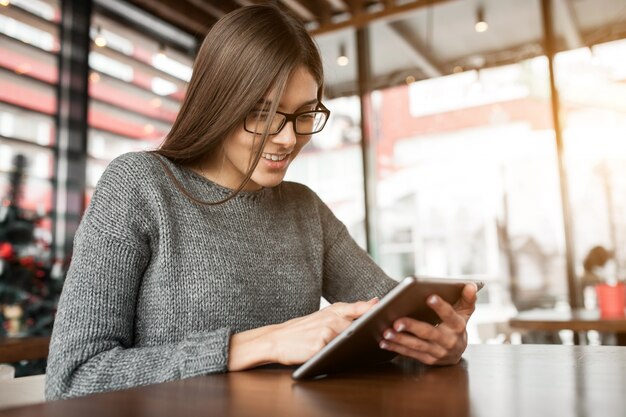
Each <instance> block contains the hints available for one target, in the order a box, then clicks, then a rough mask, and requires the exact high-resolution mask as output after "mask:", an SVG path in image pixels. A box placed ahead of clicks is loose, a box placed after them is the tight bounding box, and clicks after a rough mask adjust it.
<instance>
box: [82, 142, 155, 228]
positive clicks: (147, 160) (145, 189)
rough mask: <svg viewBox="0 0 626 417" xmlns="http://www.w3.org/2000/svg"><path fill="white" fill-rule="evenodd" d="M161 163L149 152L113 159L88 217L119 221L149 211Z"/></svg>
mask: <svg viewBox="0 0 626 417" xmlns="http://www.w3.org/2000/svg"><path fill="white" fill-rule="evenodd" d="M157 164H158V162H157V161H156V159H155V156H153V155H150V154H149V153H147V152H129V153H125V154H123V155H120V156H118V157H117V158H115V159H114V160H112V161H111V162H110V163H109V165H108V166H107V168H106V169H105V170H104V172H103V173H102V175H101V176H100V179H99V180H98V184H97V185H96V189H95V190H94V194H93V197H92V199H91V201H90V204H89V207H88V209H87V212H86V215H87V217H89V218H93V219H94V220H96V219H101V220H103V221H105V219H106V221H107V222H108V221H111V222H115V221H118V220H120V219H128V218H131V217H133V216H137V215H139V214H141V213H143V212H144V211H145V210H147V209H148V207H149V204H148V203H149V201H151V200H152V199H154V198H155V195H154V194H155V193H154V188H155V187H154V186H152V184H154V183H155V182H156V181H158V175H159V172H158V166H157ZM133 213H136V214H133Z"/></svg>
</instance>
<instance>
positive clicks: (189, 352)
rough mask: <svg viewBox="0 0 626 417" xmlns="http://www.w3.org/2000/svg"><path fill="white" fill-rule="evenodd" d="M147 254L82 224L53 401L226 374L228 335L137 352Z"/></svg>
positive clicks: (59, 329)
mask: <svg viewBox="0 0 626 417" xmlns="http://www.w3.org/2000/svg"><path fill="white" fill-rule="evenodd" d="M147 262H148V255H147V254H145V253H142V252H140V251H139V250H137V249H136V248H133V247H131V246H129V245H128V244H127V243H122V242H120V241H118V240H116V239H115V238H111V237H110V236H107V235H106V234H104V233H102V232H101V231H98V230H97V229H95V228H93V227H91V226H90V225H89V224H84V225H82V226H81V229H80V230H79V232H78V234H77V237H76V245H75V249H74V255H73V260H72V264H71V267H70V270H69V271H68V275H67V278H66V281H65V284H64V288H63V294H62V296H61V300H60V302H59V309H58V313H57V317H56V320H55V325H54V330H53V334H52V340H51V345H50V354H49V358H48V368H47V373H46V397H47V398H48V399H58V398H66V397H73V396H78V395H86V394H90V393H94V392H98V391H109V390H116V389H122V388H128V387H132V386H137V385H145V384H153V383H158V382H164V381H168V380H173V379H180V378H187V377H191V376H195V375H201V374H207V373H211V372H223V371H225V370H226V361H227V352H228V340H229V336H230V334H229V330H228V329H220V330H218V331H214V332H206V333H197V334H193V335H189V336H188V337H187V338H186V339H184V340H182V341H180V342H179V343H173V344H169V345H164V346H152V347H141V348H137V347H133V325H134V315H135V308H136V305H135V304H136V303H135V300H136V298H137V293H138V289H139V285H140V282H141V276H142V273H143V270H144V269H145V267H146V265H147Z"/></svg>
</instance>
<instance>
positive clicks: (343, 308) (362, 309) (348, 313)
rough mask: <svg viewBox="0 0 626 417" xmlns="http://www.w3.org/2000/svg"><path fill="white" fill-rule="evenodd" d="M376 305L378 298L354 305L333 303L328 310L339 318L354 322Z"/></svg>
mask: <svg viewBox="0 0 626 417" xmlns="http://www.w3.org/2000/svg"><path fill="white" fill-rule="evenodd" d="M376 303H378V297H374V298H372V299H371V300H369V301H357V302H356V303H335V304H333V305H331V306H330V307H329V308H330V309H331V311H332V312H333V313H335V314H337V315H339V316H342V317H345V318H348V319H350V320H354V319H357V318H359V317H361V316H362V315H363V314H365V313H366V312H367V311H368V310H369V309H370V308H372V307H373V306H374V305H376Z"/></svg>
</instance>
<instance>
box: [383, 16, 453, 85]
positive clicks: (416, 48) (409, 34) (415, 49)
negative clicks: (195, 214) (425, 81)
mask: <svg viewBox="0 0 626 417" xmlns="http://www.w3.org/2000/svg"><path fill="white" fill-rule="evenodd" d="M386 26H387V28H389V32H390V33H393V34H394V35H395V37H396V39H397V40H398V41H399V42H401V43H403V44H405V45H406V46H408V49H409V50H410V51H411V55H410V58H411V60H412V61H413V62H414V63H415V65H417V66H418V67H419V68H421V69H422V71H423V72H424V74H426V75H427V76H428V77H430V78H435V77H441V76H442V75H443V71H442V70H441V68H440V65H439V64H438V63H437V62H435V60H434V59H433V57H432V55H430V54H429V53H428V52H427V49H426V48H425V47H424V45H423V44H422V42H421V41H420V40H419V39H418V37H417V36H415V34H414V33H413V31H412V30H410V29H409V28H408V27H407V26H406V24H405V23H404V22H400V21H398V22H391V23H388V24H387V25H386Z"/></svg>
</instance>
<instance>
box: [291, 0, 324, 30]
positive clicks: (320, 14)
mask: <svg viewBox="0 0 626 417" xmlns="http://www.w3.org/2000/svg"><path fill="white" fill-rule="evenodd" d="M298 3H300V4H301V5H302V6H304V7H305V8H306V9H307V10H309V11H310V12H311V13H313V15H314V19H315V20H316V21H317V22H318V24H320V25H325V24H328V23H330V18H331V16H332V14H333V11H332V9H331V6H330V4H328V3H327V2H326V0H298Z"/></svg>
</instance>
